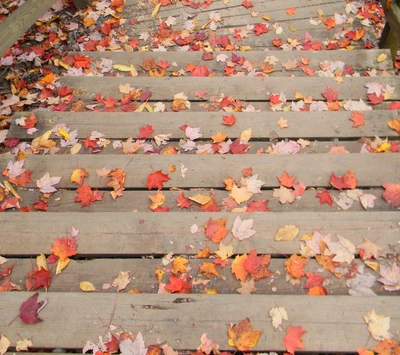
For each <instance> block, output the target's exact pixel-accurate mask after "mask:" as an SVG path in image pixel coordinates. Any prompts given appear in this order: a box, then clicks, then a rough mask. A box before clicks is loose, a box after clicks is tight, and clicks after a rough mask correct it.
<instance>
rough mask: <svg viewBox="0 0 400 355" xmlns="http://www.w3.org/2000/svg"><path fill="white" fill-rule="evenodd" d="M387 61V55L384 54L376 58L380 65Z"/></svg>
mask: <svg viewBox="0 0 400 355" xmlns="http://www.w3.org/2000/svg"><path fill="white" fill-rule="evenodd" d="M386 59H387V55H386V53H382V54H379V55H378V57H377V58H376V61H377V62H378V63H381V62H383V61H384V60H386Z"/></svg>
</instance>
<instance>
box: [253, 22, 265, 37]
mask: <svg viewBox="0 0 400 355" xmlns="http://www.w3.org/2000/svg"><path fill="white" fill-rule="evenodd" d="M254 33H255V35H256V36H259V35H261V34H263V33H268V27H267V25H266V24H265V23H257V24H256V25H255V26H254Z"/></svg>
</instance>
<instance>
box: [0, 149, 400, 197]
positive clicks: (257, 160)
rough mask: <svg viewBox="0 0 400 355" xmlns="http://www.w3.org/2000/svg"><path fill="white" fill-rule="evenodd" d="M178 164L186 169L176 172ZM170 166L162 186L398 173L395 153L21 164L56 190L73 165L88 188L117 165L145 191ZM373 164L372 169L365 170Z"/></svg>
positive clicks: (372, 180)
mask: <svg viewBox="0 0 400 355" xmlns="http://www.w3.org/2000/svg"><path fill="white" fill-rule="evenodd" d="M12 159H13V157H12V156H7V155H3V156H0V166H2V167H4V169H5V167H6V166H7V163H8V161H9V160H12ZM181 164H183V165H184V167H186V168H187V169H188V170H187V172H186V176H185V177H182V175H180V167H181ZM170 165H175V166H176V167H177V169H176V171H175V172H174V173H169V177H170V179H171V180H170V181H168V182H166V183H164V187H165V188H168V187H180V188H193V187H194V188H201V187H214V188H225V184H224V183H223V179H227V178H228V177H232V178H234V179H235V180H236V181H239V180H240V177H241V176H242V172H241V171H242V169H244V168H248V167H252V169H253V174H259V177H258V178H259V179H261V180H262V181H264V187H279V181H278V179H277V177H278V176H281V175H282V174H283V172H284V171H287V172H288V173H289V174H290V175H295V176H296V178H297V180H299V181H302V182H303V183H304V184H305V185H306V186H308V187H325V186H326V187H328V186H329V187H330V184H329V179H330V176H331V173H332V172H334V173H335V174H336V175H337V176H340V175H343V174H345V173H346V172H347V171H348V170H350V169H352V170H353V172H354V173H355V175H356V178H357V181H358V184H357V186H358V187H380V186H381V185H382V184H384V183H398V181H399V176H400V155H399V154H295V155H267V154H256V155H253V154H252V155H241V154H235V155H234V154H230V155H196V156H194V155H183V154H182V155H161V156H160V155H150V156H147V155H146V156H145V155H130V156H120V155H102V154H97V155H79V156H73V155H64V156H63V155H61V156H60V155H50V156H39V155H32V156H29V157H28V159H27V161H26V163H25V168H26V169H30V170H32V171H33V173H32V180H33V181H34V183H30V184H28V185H27V186H28V187H36V180H38V179H40V178H41V177H42V176H43V175H45V174H46V173H47V172H48V173H50V176H61V177H62V179H61V181H60V183H59V184H57V188H69V187H73V188H76V187H77V185H76V184H74V183H71V182H70V177H71V174H72V172H73V171H74V170H75V169H76V168H77V167H82V168H85V169H86V170H87V171H88V173H89V177H88V178H87V179H85V183H87V184H89V185H90V186H92V187H93V188H95V187H106V186H107V182H108V179H104V178H100V177H98V176H97V175H96V169H101V168H103V167H105V168H107V169H115V168H120V169H123V170H125V172H126V179H125V187H127V188H128V187H129V188H141V189H143V188H144V189H146V188H147V187H146V182H147V177H148V175H149V174H150V173H153V172H154V171H157V170H162V171H163V172H164V174H165V173H168V169H169V166H170ZM371 167H374V169H371Z"/></svg>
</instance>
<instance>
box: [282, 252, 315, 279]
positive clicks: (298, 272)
mask: <svg viewBox="0 0 400 355" xmlns="http://www.w3.org/2000/svg"><path fill="white" fill-rule="evenodd" d="M309 263H310V262H309V261H308V260H307V259H306V258H305V257H303V256H299V255H297V254H293V255H291V256H290V258H289V260H286V261H285V267H286V271H287V272H288V273H289V274H290V275H291V276H293V277H294V278H296V279H299V278H300V277H302V276H304V275H305V274H306V273H305V271H304V270H303V267H304V266H305V265H308V264H309Z"/></svg>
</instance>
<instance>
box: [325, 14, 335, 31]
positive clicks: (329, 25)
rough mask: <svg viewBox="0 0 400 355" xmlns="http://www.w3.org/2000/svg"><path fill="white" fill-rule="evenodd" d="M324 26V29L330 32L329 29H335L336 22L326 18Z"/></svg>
mask: <svg viewBox="0 0 400 355" xmlns="http://www.w3.org/2000/svg"><path fill="white" fill-rule="evenodd" d="M325 26H326V27H325V28H326V29H327V30H330V29H331V28H333V27H335V26H336V21H335V19H334V18H332V17H330V18H328V19H327V20H326V22H325Z"/></svg>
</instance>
